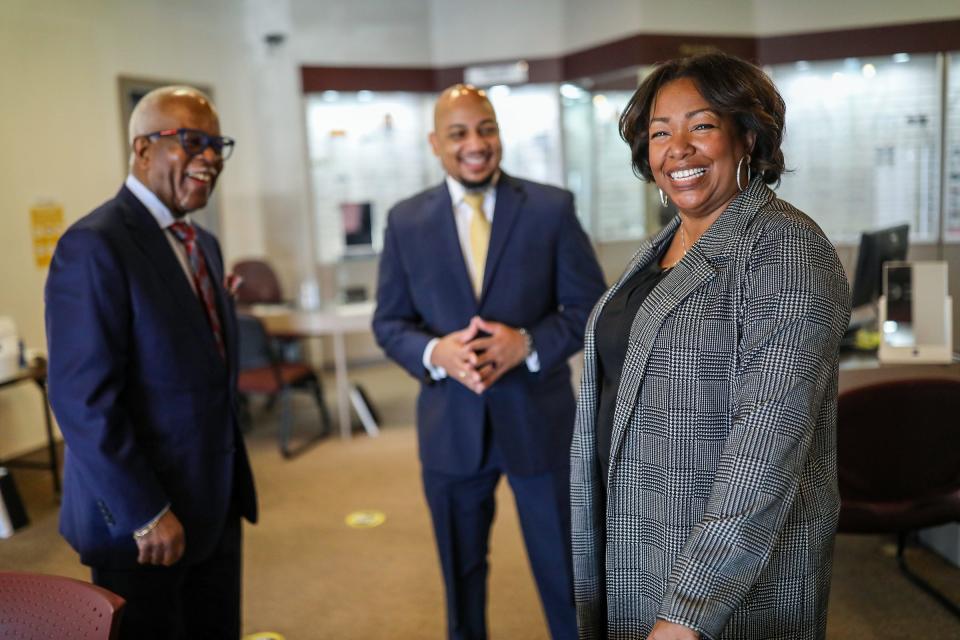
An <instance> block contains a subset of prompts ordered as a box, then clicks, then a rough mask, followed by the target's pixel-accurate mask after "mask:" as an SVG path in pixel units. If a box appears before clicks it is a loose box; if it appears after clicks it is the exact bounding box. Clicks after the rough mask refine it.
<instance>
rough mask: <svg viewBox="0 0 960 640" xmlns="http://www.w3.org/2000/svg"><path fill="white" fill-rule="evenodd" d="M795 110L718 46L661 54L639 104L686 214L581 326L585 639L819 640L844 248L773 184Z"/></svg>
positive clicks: (832, 523)
mask: <svg viewBox="0 0 960 640" xmlns="http://www.w3.org/2000/svg"><path fill="white" fill-rule="evenodd" d="M784 116H785V108H784V104H783V100H782V98H781V97H780V95H779V94H778V93H777V91H776V89H775V88H774V86H773V84H772V82H771V81H770V80H769V78H767V77H766V76H765V75H764V74H763V72H762V71H761V70H760V69H758V68H757V67H755V66H753V65H751V64H749V63H747V62H744V61H743V60H739V59H737V58H733V57H730V56H727V55H724V54H708V55H702V56H695V57H692V58H686V59H681V60H675V61H671V62H667V63H665V64H663V65H661V66H660V67H658V68H657V69H655V70H654V71H653V73H651V74H650V75H649V76H648V77H647V79H646V80H645V81H644V82H643V84H642V85H641V86H640V88H639V89H638V90H637V91H636V93H635V94H634V96H633V98H632V99H631V101H630V102H629V104H628V106H627V108H626V110H625V111H624V113H623V115H622V117H621V121H620V130H621V134H622V136H623V138H624V139H625V140H626V142H627V143H628V144H629V145H630V149H631V153H632V157H633V167H634V171H635V172H636V173H637V174H638V175H639V176H640V177H642V178H644V179H645V180H647V181H648V182H655V183H656V185H657V187H658V188H659V189H660V193H661V200H662V202H663V203H664V205H666V202H667V199H669V200H671V201H672V202H673V203H674V204H675V205H676V207H677V210H678V215H677V216H676V217H675V218H674V219H673V220H671V221H670V222H669V223H668V224H667V225H666V226H665V227H664V228H663V229H662V230H661V231H660V232H658V233H657V234H655V235H654V236H653V237H651V238H650V239H649V240H648V241H647V242H646V243H644V244H643V245H642V246H641V247H640V249H639V250H638V251H637V253H636V255H635V257H634V259H633V260H632V261H631V263H630V264H629V265H628V267H627V269H626V271H625V272H624V274H623V276H621V278H620V279H619V281H618V282H617V283H616V284H615V285H614V286H613V287H612V288H611V289H610V290H609V291H608V292H607V293H606V295H605V296H604V297H603V298H601V300H600V302H599V303H598V305H597V308H596V309H595V310H594V312H593V314H592V316H591V321H590V322H589V324H588V325H587V333H586V339H585V346H584V372H583V378H582V381H583V382H582V387H581V391H580V397H579V401H578V402H579V403H578V409H577V425H576V430H575V432H574V440H573V446H572V449H571V472H572V476H571V504H572V505H573V506H572V510H573V523H574V524H573V548H574V549H575V552H574V576H575V591H576V600H577V608H578V619H579V622H580V626H581V637H586V638H594V637H596V638H609V639H610V640H613V639H615V638H647V639H649V640H671V639H691V638H721V637H722V638H725V639H727V638H729V639H743V640H760V639H761V638H774V637H777V638H793V639H819V638H823V637H824V634H825V632H826V607H827V596H828V593H829V586H830V569H831V554H832V549H833V536H834V531H835V530H836V524H837V509H838V505H839V499H838V496H837V492H836V486H837V471H836V449H835V440H836V438H835V435H836V434H835V431H836V398H837V350H838V345H839V340H840V337H841V336H842V335H843V332H844V330H845V328H846V326H847V319H848V316H849V291H848V286H847V280H846V277H845V275H844V273H843V270H842V268H841V266H840V263H839V260H838V259H837V255H836V252H835V251H834V249H833V246H832V245H831V244H830V243H829V242H828V241H827V239H826V237H825V236H824V235H823V232H822V231H821V230H820V228H819V227H817V225H816V224H815V223H814V222H813V221H812V220H811V219H810V218H809V217H807V216H806V215H805V214H803V213H802V212H800V211H798V210H797V209H795V208H794V207H792V206H791V205H789V204H788V203H786V202H783V201H782V200H779V199H778V198H777V197H776V196H775V194H774V193H773V191H771V190H770V188H769V187H768V186H767V185H769V184H774V183H778V182H779V178H780V175H781V173H782V172H783V167H784V160H783V154H782V152H781V151H780V143H781V140H782V137H783V123H784Z"/></svg>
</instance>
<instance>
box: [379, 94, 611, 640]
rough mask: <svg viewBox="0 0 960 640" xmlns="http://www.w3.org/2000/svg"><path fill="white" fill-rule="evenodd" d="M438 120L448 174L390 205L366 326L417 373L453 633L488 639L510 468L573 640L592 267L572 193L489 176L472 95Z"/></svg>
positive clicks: (544, 593) (537, 573)
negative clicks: (574, 443) (576, 458)
mask: <svg viewBox="0 0 960 640" xmlns="http://www.w3.org/2000/svg"><path fill="white" fill-rule="evenodd" d="M434 124H435V128H434V131H433V132H432V133H431V134H430V143H431V145H432V147H433V150H434V153H435V154H436V155H437V156H438V157H439V158H440V161H441V163H442V165H443V168H444V170H445V171H446V174H447V177H446V179H445V180H444V182H443V183H442V184H440V185H439V186H437V187H434V188H432V189H429V190H427V191H424V192H423V193H420V194H418V195H416V196H413V197H412V198H410V199H408V200H405V201H403V202H401V203H399V204H397V205H396V206H395V207H394V208H393V210H392V211H391V212H390V216H389V220H388V223H387V230H386V235H385V239H384V247H383V254H382V255H381V258H380V274H379V283H378V289H377V309H376V312H375V314H374V320H373V329H374V333H375V334H376V337H377V340H378V342H379V344H380V345H381V346H382V347H383V349H384V350H385V351H386V353H387V355H389V356H390V358H392V359H393V360H395V361H396V362H397V363H398V364H400V365H401V366H402V367H403V368H404V369H406V370H407V371H408V372H410V374H411V375H413V376H414V377H416V378H417V379H419V380H421V381H422V387H421V390H420V396H419V398H418V401H417V433H418V438H419V447H420V459H421V462H422V465H423V484H424V491H425V494H426V498H427V503H428V505H429V507H430V513H431V515H432V518H433V525H434V533H435V535H436V539H437V548H438V551H439V555H440V563H441V567H442V570H443V576H444V582H445V585H446V600H447V623H448V625H447V626H448V633H449V637H450V638H451V639H457V640H468V639H469V640H473V639H481V638H486V637H487V630H486V611H485V609H486V582H487V550H488V539H489V533H490V526H491V523H492V521H493V516H494V510H495V504H494V491H495V488H496V485H497V483H498V482H499V480H500V477H501V475H504V474H505V475H506V476H507V478H508V480H509V482H510V486H511V487H512V489H513V493H514V496H515V498H516V501H517V508H518V511H519V514H520V522H521V525H522V528H523V535H524V540H525V542H526V546H527V553H528V556H529V558H530V563H531V566H532V568H533V574H534V577H535V579H536V582H537V587H538V589H539V591H540V598H541V601H542V603H543V606H544V611H545V613H546V618H547V622H548V624H549V627H550V632H551V634H552V636H553V637H554V638H555V639H561V638H563V639H566V638H576V636H577V623H576V612H575V609H574V603H573V587H572V577H571V575H572V572H571V550H570V503H569V489H568V487H569V471H568V469H569V462H568V460H569V448H570V439H571V434H572V430H573V422H574V398H573V391H572V389H571V386H570V369H569V367H568V366H567V359H568V358H569V357H570V356H571V355H573V354H575V353H576V352H577V351H579V350H580V349H581V347H582V344H583V332H584V326H585V324H586V320H587V315H588V314H589V312H590V310H591V308H592V307H593V305H594V303H595V302H596V301H597V299H598V298H599V297H600V295H601V294H602V293H603V291H604V289H605V285H604V282H603V276H602V274H601V272H600V267H599V265H598V264H597V261H596V258H595V256H594V253H593V249H592V248H591V246H590V242H589V240H588V239H587V237H586V235H585V234H584V232H583V229H582V228H581V226H580V223H579V222H578V220H577V217H576V215H575V213H574V207H573V196H572V194H570V192H568V191H565V190H562V189H558V188H555V187H550V186H546V185H542V184H537V183H535V182H530V181H527V180H521V179H518V178H514V177H512V176H509V175H507V174H506V173H504V172H503V171H501V170H500V158H501V145H500V134H499V129H498V126H497V119H496V114H495V113H494V110H493V106H492V105H491V104H490V102H489V100H487V98H486V96H485V95H484V94H483V92H481V91H478V90H477V89H475V88H473V87H470V86H467V85H456V86H454V87H451V88H449V89H447V90H446V91H444V92H443V94H442V95H441V96H440V98H439V100H438V101H437V106H436V111H435V122H434Z"/></svg>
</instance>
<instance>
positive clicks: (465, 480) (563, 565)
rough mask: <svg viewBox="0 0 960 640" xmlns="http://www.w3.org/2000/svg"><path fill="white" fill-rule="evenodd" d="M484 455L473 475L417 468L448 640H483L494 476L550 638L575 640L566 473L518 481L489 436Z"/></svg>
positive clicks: (494, 488)
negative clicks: (507, 492) (510, 503)
mask: <svg viewBox="0 0 960 640" xmlns="http://www.w3.org/2000/svg"><path fill="white" fill-rule="evenodd" d="M487 433H488V434H489V433H490V429H489V427H488V429H487ZM486 450H487V451H486V456H485V460H484V463H483V465H482V467H481V468H480V470H479V471H478V472H476V473H474V474H470V475H466V476H459V475H449V474H445V473H439V472H436V471H431V470H429V469H424V470H423V486H424V493H425V494H426V498H427V504H428V505H429V507H430V515H431V516H432V519H433V528H434V533H435V535H436V540H437V549H438V551H439V554H440V565H441V568H442V570H443V579H444V583H445V586H446V600H447V629H448V636H449V638H450V640H483V639H485V638H486V637H487V624H486V599H487V571H488V564H487V553H488V542H489V538H490V526H491V524H492V523H493V517H494V512H495V510H496V503H495V498H494V492H495V490H496V487H497V484H498V482H499V481H500V476H501V475H502V474H506V476H507V480H508V481H509V482H510V487H511V488H512V489H513V495H514V498H515V499H516V502H517V511H518V513H519V515H520V525H521V528H522V530H523V538H524V542H525V543H526V547H527V556H528V557H529V559H530V565H531V567H532V568H533V575H534V578H535V579H536V582H537V589H538V590H539V592H540V600H541V602H542V603H543V608H544V613H545V614H546V618H547V624H548V625H549V627H550V633H551V635H552V637H553V638H554V640H566V639H567V638H576V637H577V618H576V608H575V606H574V602H573V578H572V575H573V571H572V559H571V549H570V492H569V483H570V478H569V475H570V474H569V470H568V468H567V467H564V468H562V469H556V470H553V471H550V472H547V473H543V474H539V475H534V476H519V475H515V474H511V473H509V472H507V471H506V469H505V468H504V466H503V463H502V459H501V457H500V455H499V452H498V450H497V448H496V446H495V444H494V443H493V442H490V438H488V443H487V447H486Z"/></svg>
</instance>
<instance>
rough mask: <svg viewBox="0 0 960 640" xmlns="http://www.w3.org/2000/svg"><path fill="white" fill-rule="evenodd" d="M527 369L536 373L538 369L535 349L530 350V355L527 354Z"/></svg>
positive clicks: (538, 360) (537, 357) (538, 358)
mask: <svg viewBox="0 0 960 640" xmlns="http://www.w3.org/2000/svg"><path fill="white" fill-rule="evenodd" d="M526 362H527V370H528V371H529V372H530V373H538V372H539V371H540V356H538V355H537V352H536V351H532V352H531V353H530V355H528V356H527V360H526Z"/></svg>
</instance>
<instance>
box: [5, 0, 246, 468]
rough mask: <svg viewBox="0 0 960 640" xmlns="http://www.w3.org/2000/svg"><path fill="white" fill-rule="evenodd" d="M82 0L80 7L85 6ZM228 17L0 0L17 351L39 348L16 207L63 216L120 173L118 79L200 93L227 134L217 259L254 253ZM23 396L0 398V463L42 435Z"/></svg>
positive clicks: (200, 7) (40, 281)
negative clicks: (58, 210)
mask: <svg viewBox="0 0 960 640" xmlns="http://www.w3.org/2000/svg"><path fill="white" fill-rule="evenodd" d="M91 5H92V6H91ZM242 26H243V25H242V22H241V14H240V13H238V12H237V11H236V8H235V5H234V3H233V2H231V1H230V0H206V1H205V2H203V3H195V2H191V1H189V0H173V1H171V0H138V1H137V2H126V1H123V0H102V1H100V2H97V3H89V2H77V1H75V0H45V1H43V2H37V0H4V4H3V7H2V9H0V87H3V90H2V91H3V106H2V109H3V114H2V117H0V140H3V144H4V149H5V150H6V154H5V158H4V161H3V189H0V212H2V214H0V314H4V315H12V316H13V317H14V318H15V320H16V322H17V324H18V325H19V329H20V334H21V336H22V338H23V339H24V341H25V342H26V344H27V346H29V347H33V348H41V349H42V348H45V338H44V329H43V285H44V282H45V279H46V270H43V269H38V268H36V267H35V266H34V264H33V256H32V248H31V244H30V227H29V208H30V206H31V205H32V204H34V203H35V202H36V201H38V200H39V199H42V198H52V199H54V200H56V201H58V202H60V203H62V205H63V206H64V210H65V216H66V218H67V222H68V223H69V222H72V221H74V220H76V219H77V218H79V217H81V216H83V215H84V214H86V213H87V212H89V211H90V210H91V209H92V208H93V207H95V206H97V205H98V204H100V203H101V202H103V201H104V200H106V199H108V198H109V197H111V196H112V195H113V194H114V193H115V192H116V191H117V189H118V188H119V187H120V184H121V182H122V180H123V177H124V175H125V164H124V158H123V153H122V148H123V142H122V134H121V123H120V106H119V105H120V101H119V97H118V89H117V76H118V75H131V76H138V77H146V78H156V79H161V80H167V79H169V80H177V81H184V82H195V83H199V84H204V85H207V86H210V87H212V88H213V91H214V93H215V97H216V101H217V103H218V104H219V107H220V116H221V124H222V128H223V131H224V132H225V133H227V134H229V135H233V136H235V137H236V138H237V139H238V147H237V153H236V154H235V156H234V157H233V158H231V159H230V161H229V163H228V165H227V169H226V171H225V172H224V174H223V178H222V179H221V182H220V186H219V187H218V189H219V190H220V194H221V200H220V204H221V207H222V211H223V214H224V220H223V228H224V232H223V234H222V235H223V238H222V239H223V241H224V249H225V252H226V254H227V256H231V255H237V254H245V253H262V242H261V238H262V235H263V234H262V232H261V228H260V227H261V222H260V201H259V197H258V193H257V191H258V190H257V186H256V180H255V179H253V178H254V177H255V176H256V175H257V174H258V167H257V143H256V135H255V132H256V130H257V122H256V115H255V113H254V112H253V110H252V109H251V108H250V105H251V102H252V96H251V86H250V84H249V82H248V81H247V79H246V69H245V65H244V64H243V60H244V59H245V57H246V51H245V48H244V43H243V38H242V34H243V31H242ZM42 424H43V423H42V414H41V413H40V402H39V400H38V399H37V396H36V391H35V390H34V389H31V388H29V387H28V386H21V387H16V388H10V389H5V390H3V391H2V392H0V457H3V456H9V455H11V454H15V453H19V452H21V451H23V450H25V449H29V448H33V447H35V446H37V445H38V444H39V443H41V442H42V441H43V427H42Z"/></svg>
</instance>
